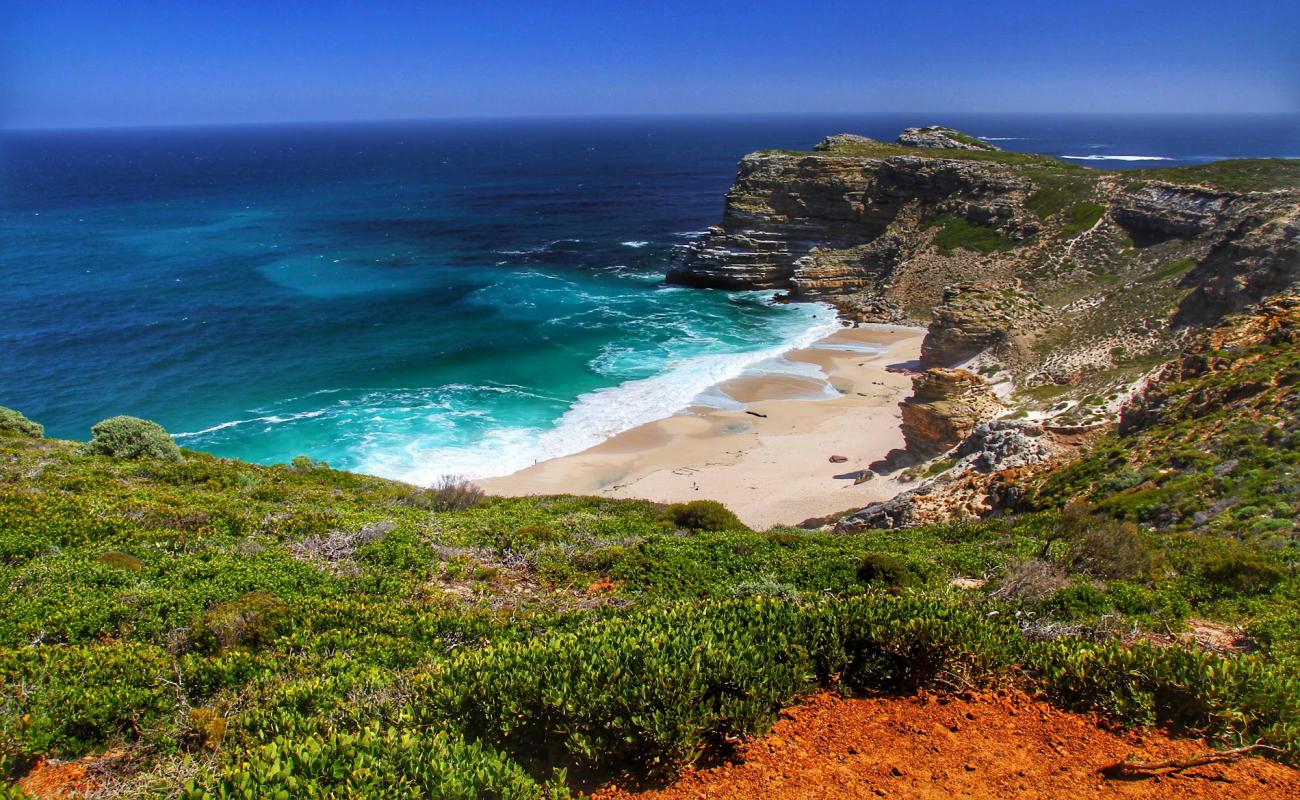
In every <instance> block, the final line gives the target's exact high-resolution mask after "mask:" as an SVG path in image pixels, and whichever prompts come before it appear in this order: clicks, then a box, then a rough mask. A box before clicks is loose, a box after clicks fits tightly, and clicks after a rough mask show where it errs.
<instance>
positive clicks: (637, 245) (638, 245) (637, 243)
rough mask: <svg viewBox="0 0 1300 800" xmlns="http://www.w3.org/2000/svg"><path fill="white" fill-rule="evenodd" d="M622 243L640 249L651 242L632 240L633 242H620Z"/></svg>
mask: <svg viewBox="0 0 1300 800" xmlns="http://www.w3.org/2000/svg"><path fill="white" fill-rule="evenodd" d="M620 244H622V245H623V246H624V247H632V248H637V249H640V248H642V247H645V246H646V245H648V244H650V243H649V242H642V241H631V242H620Z"/></svg>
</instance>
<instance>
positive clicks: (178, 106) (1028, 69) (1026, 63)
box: [0, 0, 1300, 127]
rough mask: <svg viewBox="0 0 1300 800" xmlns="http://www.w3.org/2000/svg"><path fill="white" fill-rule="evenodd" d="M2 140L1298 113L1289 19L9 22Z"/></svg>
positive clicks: (1, 26) (711, 7) (707, 6)
mask: <svg viewBox="0 0 1300 800" xmlns="http://www.w3.org/2000/svg"><path fill="white" fill-rule="evenodd" d="M0 9H5V10H4V11H3V18H2V21H0V125H3V126H11V127H64V126H100V125H156V124H186V123H213V122H217V123H219V122H275V121H296V120H333V119H341V120H342V119H386V118H419V117H448V116H516V115H539V114H559V115H574V114H610V113H614V114H623V113H651V114H660V113H727V112H789V111H1120V112H1123V111H1190V112H1203V111H1297V110H1300V44H1298V43H1297V41H1298V40H1297V36H1298V35H1300V2H1295V0H1289V1H1288V2H1280V1H1274V2H1265V1H1264V0H1236V1H1235V2H1231V3H1227V2H1222V0H1216V1H1215V2H1208V1H1207V0H1190V1H1187V0H1185V1H1184V2H1141V1H1140V0H1134V1H1133V2H1111V0H1091V1H1090V2H1085V3H1070V4H1059V3H1052V2H1050V0H1047V2H1042V1H1040V2H1032V3H1031V2H998V0H979V2H970V0H959V1H954V0H927V2H925V3H913V2H910V1H909V0H894V2H890V3H881V2H836V1H835V0H830V1H824V0H823V1H821V2H818V1H816V0H805V1H804V2H762V0H754V2H748V3H746V2H713V1H712V0H693V1H692V2H677V1H676V0H661V1H660V2H655V1H654V0H644V2H599V1H598V0H592V2H568V0H549V1H546V0H540V1H539V2H497V1H495V0H481V2H471V1H469V0H466V2H436V0H428V1H426V2H407V1H402V0H371V2H332V1H331V0H312V2H296V1H292V0H290V1H285V2H275V0H262V2H232V1H231V0H207V1H206V2H200V1H199V0H173V2H138V1H137V0H95V1H94V2H83V0H43V1H42V2H29V0H17V2H13V0H0Z"/></svg>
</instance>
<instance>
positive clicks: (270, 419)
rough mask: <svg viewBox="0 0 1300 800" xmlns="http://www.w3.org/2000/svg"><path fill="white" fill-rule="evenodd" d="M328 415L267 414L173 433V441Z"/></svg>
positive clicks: (309, 412) (303, 412) (302, 413)
mask: <svg viewBox="0 0 1300 800" xmlns="http://www.w3.org/2000/svg"><path fill="white" fill-rule="evenodd" d="M325 413H327V410H326V409H323V408H318V409H314V410H312V411H299V412H298V413H296V414H267V415H265V416H261V417H250V418H248V419H234V420H230V421H229V422H221V423H218V424H216V425H213V426H211V427H208V428H204V429H202V430H197V431H186V432H184V433H173V434H172V438H173V439H190V438H193V437H195V436H205V435H207V434H209V433H216V432H217V431H220V430H225V429H226V428H235V427H238V426H240V425H257V424H262V425H266V426H268V427H269V426H271V425H280V424H282V423H285V422H297V421H298V420H300V419H312V418H315V417H319V416H321V415H323V414H325Z"/></svg>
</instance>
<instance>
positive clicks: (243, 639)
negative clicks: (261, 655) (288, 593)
mask: <svg viewBox="0 0 1300 800" xmlns="http://www.w3.org/2000/svg"><path fill="white" fill-rule="evenodd" d="M288 615H289V607H288V606H286V605H285V604H284V603H283V602H281V601H280V599H279V598H277V597H276V596H275V595H273V594H271V593H270V592H249V593H248V594H246V595H243V596H242V597H237V598H235V599H234V600H227V601H226V602H224V603H218V604H217V605H215V606H213V607H212V608H210V609H208V611H207V612H206V613H204V615H203V618H202V619H201V620H200V621H199V624H198V625H196V626H195V628H194V634H193V638H194V644H195V646H196V647H197V648H198V649H199V650H200V651H203V652H209V653H212V652H215V653H224V652H227V651H229V650H232V649H234V648H236V647H248V648H257V647H259V646H261V645H263V644H265V643H266V642H268V641H270V640H271V639H272V638H273V637H274V636H275V634H276V632H277V631H278V630H279V628H280V627H281V625H282V623H284V622H285V620H286V618H287V617H288Z"/></svg>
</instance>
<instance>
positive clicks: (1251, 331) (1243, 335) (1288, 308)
mask: <svg viewBox="0 0 1300 800" xmlns="http://www.w3.org/2000/svg"><path fill="white" fill-rule="evenodd" d="M1261 344H1263V345H1286V346H1291V347H1296V346H1300V292H1296V291H1289V292H1283V293H1280V294H1278V295H1276V296H1274V297H1271V298H1269V299H1268V300H1266V301H1265V302H1263V303H1260V304H1259V305H1258V306H1256V307H1255V308H1253V309H1251V310H1250V312H1249V313H1247V314H1243V315H1241V316H1238V317H1234V318H1232V319H1230V320H1228V321H1227V322H1225V323H1224V324H1222V325H1220V326H1219V327H1217V328H1214V329H1213V330H1210V331H1208V332H1207V333H1206V334H1205V335H1204V336H1203V337H1201V339H1200V340H1199V341H1197V342H1196V343H1195V344H1193V345H1192V346H1190V347H1189V348H1188V349H1187V350H1186V351H1185V352H1184V353H1183V356H1182V358H1180V359H1177V360H1175V361H1171V362H1169V363H1168V364H1166V365H1165V366H1164V368H1163V369H1162V370H1161V371H1160V374H1159V375H1157V376H1156V377H1155V378H1154V379H1153V380H1151V381H1150V382H1148V383H1147V385H1146V386H1145V387H1144V388H1143V390H1142V391H1141V392H1139V393H1138V394H1137V395H1135V396H1134V397H1132V398H1131V399H1130V400H1129V401H1128V402H1127V403H1126V404H1125V405H1124V408H1123V409H1122V410H1121V413H1120V424H1119V430H1120V434H1121V435H1128V434H1131V433H1133V432H1135V431H1139V430H1142V429H1144V428H1147V427H1149V426H1150V425H1152V424H1153V423H1155V422H1156V421H1157V420H1159V419H1160V416H1161V414H1162V412H1163V410H1164V409H1165V406H1166V404H1167V403H1168V402H1169V399H1170V398H1169V395H1168V391H1169V386H1170V385H1173V384H1176V383H1178V382H1180V381H1187V380H1191V379H1194V378H1197V377H1199V376H1201V375H1205V374H1207V373H1211V372H1220V371H1230V370H1235V369H1241V368H1243V367H1245V366H1248V364H1244V363H1243V362H1242V361H1240V360H1238V359H1237V358H1236V357H1235V355H1234V353H1235V352H1239V351H1241V350H1243V349H1245V348H1249V347H1254V346H1257V345H1261ZM1274 380H1276V378H1274ZM1222 384H1223V385H1222V387H1220V388H1219V389H1217V390H1216V391H1213V392H1201V393H1199V394H1197V395H1195V396H1193V397H1191V398H1189V400H1190V402H1192V403H1194V405H1195V408H1193V409H1189V410H1186V411H1185V412H1184V413H1185V414H1187V415H1189V416H1200V415H1203V414H1204V415H1208V414H1211V413H1213V412H1214V411H1216V410H1219V409H1221V408H1223V407H1224V406H1226V405H1227V404H1229V403H1230V402H1232V401H1233V400H1234V398H1235V397H1236V396H1247V395H1250V394H1253V393H1257V392H1260V391H1261V390H1262V389H1263V388H1265V387H1262V386H1258V385H1255V384H1253V383H1251V382H1250V381H1246V380H1240V381H1222Z"/></svg>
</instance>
